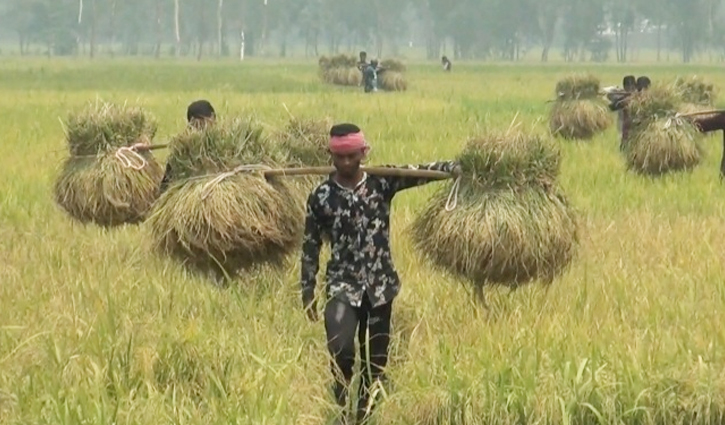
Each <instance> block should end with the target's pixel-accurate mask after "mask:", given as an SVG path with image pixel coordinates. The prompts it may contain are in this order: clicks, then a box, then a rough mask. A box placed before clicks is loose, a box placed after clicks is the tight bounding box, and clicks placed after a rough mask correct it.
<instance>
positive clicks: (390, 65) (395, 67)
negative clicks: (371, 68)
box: [380, 59, 406, 73]
mask: <svg viewBox="0 0 725 425" xmlns="http://www.w3.org/2000/svg"><path fill="white" fill-rule="evenodd" d="M380 67H381V68H383V69H385V70H386V71H393V72H400V73H403V72H405V71H406V67H405V64H404V63H403V62H401V61H399V60H397V59H385V60H383V61H381V62H380Z"/></svg>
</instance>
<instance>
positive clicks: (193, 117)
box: [159, 100, 216, 193]
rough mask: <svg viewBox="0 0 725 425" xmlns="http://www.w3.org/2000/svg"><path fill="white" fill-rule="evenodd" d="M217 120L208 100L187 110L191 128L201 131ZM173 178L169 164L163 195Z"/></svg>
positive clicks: (195, 102)
mask: <svg viewBox="0 0 725 425" xmlns="http://www.w3.org/2000/svg"><path fill="white" fill-rule="evenodd" d="M215 120H216V112H215V111H214V107H213V106H211V103H209V101H207V100H196V101H194V102H191V104H189V106H188V107H187V108H186V121H187V124H188V125H189V127H190V128H194V129H199V130H200V129H202V128H204V127H205V126H206V125H209V124H213V123H214V121H215ZM171 177H172V176H171V165H170V164H169V163H168V162H167V163H166V171H165V172H164V177H163V178H162V179H161V185H160V187H159V190H160V192H161V193H164V192H165V191H166V189H167V188H168V187H169V183H170V182H171Z"/></svg>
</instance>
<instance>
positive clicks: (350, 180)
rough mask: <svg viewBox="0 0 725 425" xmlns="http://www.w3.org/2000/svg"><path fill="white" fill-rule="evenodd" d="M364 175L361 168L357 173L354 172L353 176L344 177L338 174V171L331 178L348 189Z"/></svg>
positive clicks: (358, 182)
mask: <svg viewBox="0 0 725 425" xmlns="http://www.w3.org/2000/svg"><path fill="white" fill-rule="evenodd" d="M364 177H365V172H364V171H363V170H359V171H358V172H357V174H355V177H352V178H345V177H342V176H341V175H339V174H338V173H335V174H334V176H333V179H334V180H335V181H336V182H337V184H339V185H340V186H342V187H346V188H348V189H354V188H355V187H356V186H357V185H358V184H360V182H361V181H362V180H363V178H364Z"/></svg>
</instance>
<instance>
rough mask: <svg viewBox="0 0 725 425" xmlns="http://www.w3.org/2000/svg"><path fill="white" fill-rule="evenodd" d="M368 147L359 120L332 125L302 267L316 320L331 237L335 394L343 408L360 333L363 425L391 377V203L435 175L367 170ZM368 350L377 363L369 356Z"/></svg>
mask: <svg viewBox="0 0 725 425" xmlns="http://www.w3.org/2000/svg"><path fill="white" fill-rule="evenodd" d="M368 150H369V146H368V144H367V142H366V140H365V137H364V135H363V133H362V131H361V130H360V128H359V127H357V126H356V125H354V124H337V125H334V126H333V127H332V128H331V129H330V141H329V152H330V154H331V156H332V161H333V164H334V168H335V171H334V172H333V173H332V174H330V176H329V178H328V179H327V180H326V181H324V182H323V183H322V184H320V185H319V186H318V187H317V188H315V189H314V190H313V191H312V193H311V194H310V196H309V197H308V199H307V208H306V210H307V216H306V220H305V233H304V239H303V246H302V271H301V289H302V303H303V306H304V309H305V311H306V313H307V315H308V317H309V319H310V320H312V321H316V320H317V303H316V301H315V299H314V293H315V286H316V284H317V272H318V270H319V256H320V250H321V248H322V244H323V240H325V239H326V240H328V241H329V243H330V250H331V255H330V260H329V262H328V263H327V272H326V287H325V289H326V291H325V292H326V298H327V303H326V306H325V309H324V319H325V330H326V334H327V348H328V350H329V352H330V355H331V356H332V358H333V360H332V361H331V367H332V373H333V376H334V378H335V383H334V385H333V393H334V396H335V400H336V402H337V403H338V405H339V406H340V407H341V408H344V407H345V405H346V403H347V394H348V386H349V385H350V382H351V380H352V376H353V367H354V365H355V357H356V353H355V335H356V334H357V337H358V342H359V344H360V357H361V362H362V369H361V370H362V378H361V383H360V387H359V391H358V398H357V423H358V424H359V423H362V421H363V420H364V419H366V418H367V416H368V415H369V412H370V411H371V410H372V405H371V400H370V398H371V397H370V395H371V394H370V390H371V387H372V385H373V383H374V382H378V383H382V382H383V381H384V373H383V369H384V368H385V366H386V364H387V359H388V344H389V342H390V319H391V312H392V303H393V300H394V298H395V297H396V295H398V293H399V291H400V279H399V276H398V274H397V272H396V270H395V267H394V265H393V260H392V256H391V253H390V240H389V239H390V208H391V203H392V200H393V198H394V197H395V195H396V194H397V193H399V192H400V191H402V190H405V189H408V188H412V187H415V186H421V185H423V184H426V183H428V182H431V181H434V180H436V179H435V178H413V177H379V176H373V175H368V174H367V173H366V172H365V171H364V170H363V169H362V168H361V163H362V161H363V160H364V159H365V157H366V155H367V153H368ZM405 168H409V169H416V168H418V169H427V170H438V171H445V172H449V173H451V175H452V176H454V177H455V176H458V175H460V166H458V165H457V164H456V163H455V162H452V161H449V162H434V163H429V164H424V165H419V166H406V167H405ZM366 332H369V339H366ZM368 350H369V353H370V363H371V364H368V362H367V360H366V359H367V356H366V352H367V351H368ZM368 407H370V409H368Z"/></svg>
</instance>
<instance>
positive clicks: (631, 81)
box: [608, 75, 637, 151]
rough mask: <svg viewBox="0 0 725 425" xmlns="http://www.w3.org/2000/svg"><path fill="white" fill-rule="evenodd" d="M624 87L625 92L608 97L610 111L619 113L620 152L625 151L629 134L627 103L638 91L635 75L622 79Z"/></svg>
mask: <svg viewBox="0 0 725 425" xmlns="http://www.w3.org/2000/svg"><path fill="white" fill-rule="evenodd" d="M622 87H623V88H624V92H623V93H622V92H615V93H612V94H610V95H609V96H608V98H609V100H610V102H611V103H610V104H609V109H610V110H612V111H617V115H618V117H617V118H618V119H617V129H618V130H619V135H620V141H619V150H620V151H623V150H624V147H625V141H626V139H627V136H628V133H629V114H628V113H627V109H626V102H627V100H628V98H629V96H631V94H632V93H634V92H636V91H637V81H636V80H635V78H634V75H627V76H625V77H624V78H623V79H622Z"/></svg>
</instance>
